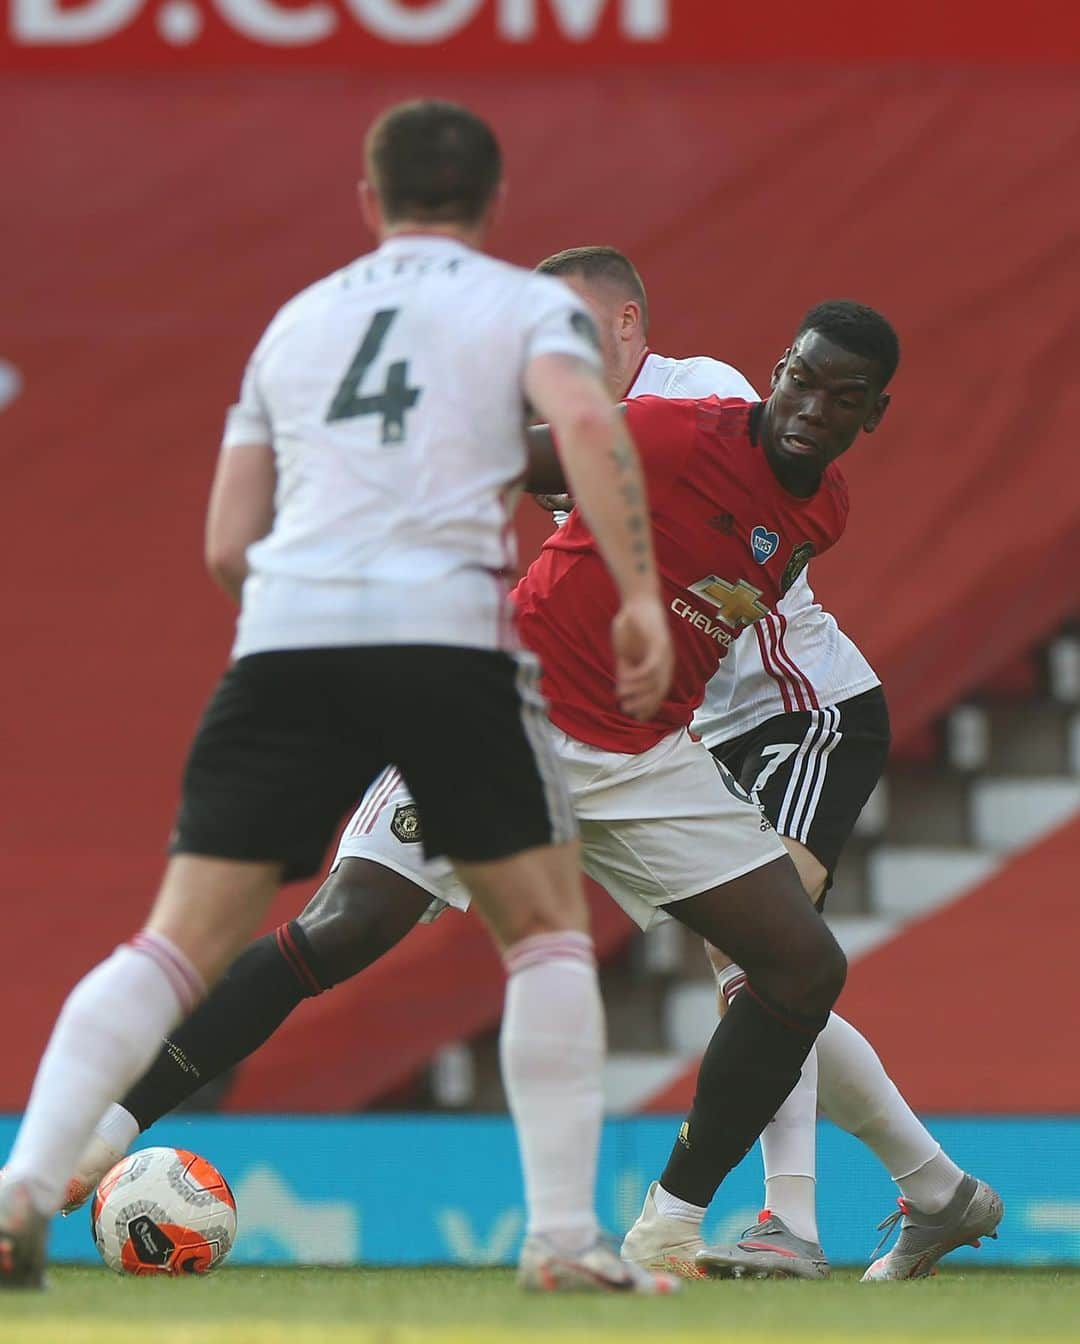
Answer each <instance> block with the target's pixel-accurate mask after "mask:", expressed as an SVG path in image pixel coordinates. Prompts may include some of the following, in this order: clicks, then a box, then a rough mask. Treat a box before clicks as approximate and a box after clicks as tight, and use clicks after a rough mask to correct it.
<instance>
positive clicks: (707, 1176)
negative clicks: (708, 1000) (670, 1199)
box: [660, 986, 828, 1208]
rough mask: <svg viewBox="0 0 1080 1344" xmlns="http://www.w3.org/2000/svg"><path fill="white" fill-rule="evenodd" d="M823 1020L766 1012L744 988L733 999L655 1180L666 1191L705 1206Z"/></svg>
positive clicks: (787, 1087) (773, 1106)
mask: <svg viewBox="0 0 1080 1344" xmlns="http://www.w3.org/2000/svg"><path fill="white" fill-rule="evenodd" d="M827 1021H828V1015H827V1014H826V1016H825V1017H822V1018H815V1019H813V1020H808V1019H802V1020H800V1019H799V1018H797V1017H794V1016H793V1015H792V1014H790V1013H787V1014H785V1013H783V1011H782V1010H780V1009H773V1008H772V1007H771V1006H770V1005H768V1004H766V1003H765V1001H764V1000H762V999H761V998H760V997H758V996H757V995H756V994H755V993H754V992H753V990H751V989H750V987H749V986H747V988H746V989H744V990H743V991H742V993H741V994H739V995H738V996H737V997H736V998H735V1001H734V1002H733V1003H732V1005H731V1007H730V1008H729V1009H728V1010H727V1012H726V1014H725V1015H724V1017H723V1019H722V1020H721V1022H720V1024H719V1026H718V1027H717V1028H716V1030H715V1031H714V1032H713V1035H712V1040H711V1041H710V1042H709V1044H708V1046H707V1047H706V1050H705V1054H704V1055H703V1056H702V1060H701V1067H700V1068H699V1070H698V1077H697V1090H696V1092H695V1094H694V1104H693V1105H692V1106H691V1108H690V1114H689V1115H688V1116H687V1118H686V1120H685V1121H684V1123H683V1126H682V1128H681V1129H680V1130H679V1137H678V1139H677V1140H676V1143H675V1146H674V1147H673V1148H672V1150H671V1156H670V1157H669V1158H668V1163H667V1166H666V1167H665V1168H664V1174H663V1175H662V1176H661V1177H660V1184H661V1185H662V1186H663V1187H664V1189H665V1190H666V1191H667V1192H668V1194H669V1195H674V1196H675V1197H676V1198H677V1199H683V1200H686V1202H687V1203H688V1204H697V1205H700V1206H701V1207H703V1208H705V1207H707V1206H708V1205H709V1204H710V1203H711V1201H712V1198H713V1196H714V1195H715V1194H716V1191H717V1188H718V1187H719V1185H720V1182H721V1181H722V1180H723V1179H724V1177H725V1176H726V1175H727V1174H728V1172H729V1171H730V1170H731V1169H732V1167H734V1166H737V1165H738V1163H739V1162H741V1161H742V1159H743V1158H744V1157H745V1156H746V1154H747V1153H748V1152H749V1151H750V1148H751V1147H752V1145H753V1143H754V1140H755V1139H756V1138H757V1137H758V1135H759V1134H760V1133H761V1131H762V1130H763V1129H764V1128H765V1126H766V1125H767V1124H768V1123H769V1121H770V1120H771V1119H772V1118H773V1116H774V1115H775V1114H776V1112H777V1111H778V1110H779V1109H780V1106H781V1104H782V1103H783V1101H784V1099H785V1097H787V1095H788V1093H789V1092H790V1091H791V1089H792V1088H793V1087H794V1086H795V1084H796V1083H797V1082H798V1079H799V1072H800V1070H801V1069H802V1066H803V1063H804V1061H805V1060H806V1056H807V1055H808V1054H809V1053H810V1048H811V1046H812V1045H813V1044H814V1041H815V1040H816V1039H817V1033H818V1032H819V1031H820V1030H821V1029H822V1028H823V1027H824V1025H825V1023H826V1022H827Z"/></svg>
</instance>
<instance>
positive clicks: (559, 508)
mask: <svg viewBox="0 0 1080 1344" xmlns="http://www.w3.org/2000/svg"><path fill="white" fill-rule="evenodd" d="M533 499H535V500H536V502H537V504H539V505H540V507H541V508H542V509H547V511H548V513H569V512H570V510H571V509H572V508H573V507H574V501H573V498H572V497H571V496H570V495H533Z"/></svg>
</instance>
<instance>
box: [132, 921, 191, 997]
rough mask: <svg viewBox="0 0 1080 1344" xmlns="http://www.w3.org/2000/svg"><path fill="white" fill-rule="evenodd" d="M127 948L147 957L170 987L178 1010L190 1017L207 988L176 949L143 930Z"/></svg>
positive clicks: (164, 939) (189, 963)
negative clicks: (179, 1008) (181, 1009)
mask: <svg viewBox="0 0 1080 1344" xmlns="http://www.w3.org/2000/svg"><path fill="white" fill-rule="evenodd" d="M128 946H129V947H130V948H132V949H133V950H134V951H136V952H141V953H142V954H143V956H145V957H149V958H150V960H151V961H152V962H154V963H155V964H156V965H157V966H158V968H159V969H160V970H161V972H162V973H163V974H164V976H165V977H166V979H167V980H168V982H169V984H170V985H172V987H173V992H174V993H175V994H176V997H177V998H178V999H179V1000H180V1006H181V1008H183V1010H184V1012H185V1013H190V1012H191V1010H192V1009H193V1008H194V1007H195V1005H196V1004H197V1003H198V1002H199V1000H200V999H201V998H202V997H203V995H204V994H205V993H206V986H205V985H204V984H203V981H202V977H201V976H200V975H199V973H198V971H197V970H196V969H195V967H194V966H192V964H191V962H190V961H188V959H187V957H185V956H184V954H183V953H182V952H181V951H180V950H179V948H177V947H174V946H173V944H172V943H171V942H169V940H168V939H167V938H163V937H162V936H161V935H160V934H158V933H150V932H149V931H148V930H146V929H143V930H142V931H141V932H140V933H137V934H136V935H135V937H134V938H132V940H131V942H130V943H129V944H128Z"/></svg>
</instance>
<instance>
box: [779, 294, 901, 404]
mask: <svg viewBox="0 0 1080 1344" xmlns="http://www.w3.org/2000/svg"><path fill="white" fill-rule="evenodd" d="M807 331H816V332H818V333H819V334H820V335H822V336H824V337H825V338H826V339H827V340H830V341H832V343H833V344H834V345H838V346H839V347H840V348H841V350H847V351H849V353H851V354H853V355H862V356H863V357H864V358H865V359H872V360H873V361H874V363H875V364H876V365H877V366H878V369H879V370H880V372H881V386H882V387H885V386H886V384H887V383H888V381H889V379H890V378H891V377H892V376H893V374H894V373H895V372H896V366H897V365H898V364H899V363H900V339H899V337H898V336H897V334H896V332H895V331H894V330H893V327H892V323H891V322H889V321H888V319H887V318H884V317H882V315H881V314H880V313H879V312H877V311H876V310H875V309H873V308H868V307H867V306H866V304H865V303H856V302H855V301H854V300H853V299H829V300H828V301H827V302H825V303H819V304H817V305H816V306H815V307H813V308H811V309H810V311H809V312H808V313H807V314H806V316H805V317H804V318H803V320H802V321H801V322H800V323H799V330H798V331H797V332H796V333H795V339H796V340H798V339H799V337H800V336H801V335H803V333H804V332H807Z"/></svg>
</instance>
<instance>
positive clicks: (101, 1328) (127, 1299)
mask: <svg viewBox="0 0 1080 1344" xmlns="http://www.w3.org/2000/svg"><path fill="white" fill-rule="evenodd" d="M1078 1337H1080V1273H1078V1272H1071V1271H1067V1270H1061V1271H1051V1270H1015V1271H1007V1270H999V1271H989V1270H987V1271H975V1272H968V1271H957V1270H949V1269H943V1270H942V1272H941V1274H940V1275H939V1277H937V1278H936V1279H930V1280H921V1281H919V1282H916V1283H896V1284H860V1283H859V1282H858V1275H857V1273H856V1272H855V1271H851V1272H841V1273H839V1274H836V1275H834V1277H833V1278H832V1279H831V1280H830V1281H829V1282H827V1283H770V1282H764V1283H763V1282H749V1281H743V1282H712V1283H694V1284H688V1285H687V1286H686V1289H685V1291H684V1292H683V1293H682V1294H680V1296H679V1297H678V1298H675V1299H663V1300H651V1301H650V1300H646V1299H641V1298H632V1299H629V1298H614V1297H587V1296H573V1297H570V1296H566V1297H529V1296H526V1295H524V1294H522V1293H520V1292H519V1291H518V1290H517V1289H516V1288H515V1286H514V1282H513V1276H512V1274H511V1273H510V1272H509V1271H506V1270H462V1269H420V1270H404V1269H393V1270H380V1269H340V1270H333V1269H306V1270H305V1269H234V1270H228V1269H226V1270H223V1271H222V1272H221V1273H219V1274H217V1275H215V1276H212V1277H210V1278H209V1279H183V1280H175V1279H165V1280H159V1279H152V1280H147V1279H121V1278H117V1277H116V1276H114V1275H112V1274H110V1273H109V1272H108V1271H107V1270H104V1269H97V1268H94V1269H86V1268H78V1269H76V1268H66V1269H64V1268H58V1269H54V1270H52V1271H51V1275H50V1288H49V1291H48V1292H46V1293H44V1294H21V1293H20V1294H17V1293H7V1294H4V1295H3V1296H2V1297H0V1341H2V1344H99V1341H100V1344H130V1342H132V1341H136V1340H137V1341H139V1344H188V1342H189V1341H190V1344H196V1342H198V1344H286V1341H287V1342H288V1344H342V1341H356V1344H494V1342H495V1341H501V1340H508V1341H510V1340H513V1341H524V1344H534V1342H535V1344H539V1341H541V1340H544V1341H548V1340H550V1341H554V1344H607V1342H608V1341H610V1342H611V1344H616V1341H623V1340H628V1341H631V1344H632V1342H633V1341H645V1340H650V1341H651V1340H656V1341H666V1340H670V1339H674V1340H676V1341H679V1342H680V1344H697V1342H698V1341H700V1344H706V1342H707V1344H727V1342H728V1341H732V1344H787V1341H792V1342H793V1344H832V1342H833V1341H839V1342H840V1344H848V1341H852V1340H856V1339H858V1340H869V1341H872V1342H873V1344H901V1341H908V1340H911V1341H918V1344H939V1342H940V1344H946V1342H948V1344H951V1342H952V1341H972V1344H974V1341H982V1340H991V1341H1003V1340H1018V1341H1019V1340H1025V1341H1026V1340H1053V1341H1066V1340H1069V1341H1075V1340H1077V1338H1078Z"/></svg>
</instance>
